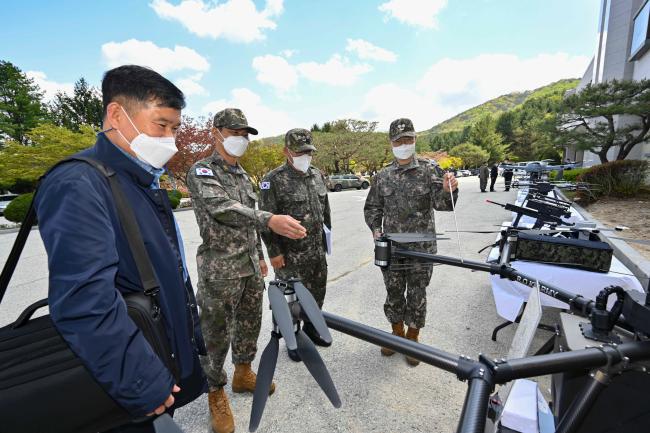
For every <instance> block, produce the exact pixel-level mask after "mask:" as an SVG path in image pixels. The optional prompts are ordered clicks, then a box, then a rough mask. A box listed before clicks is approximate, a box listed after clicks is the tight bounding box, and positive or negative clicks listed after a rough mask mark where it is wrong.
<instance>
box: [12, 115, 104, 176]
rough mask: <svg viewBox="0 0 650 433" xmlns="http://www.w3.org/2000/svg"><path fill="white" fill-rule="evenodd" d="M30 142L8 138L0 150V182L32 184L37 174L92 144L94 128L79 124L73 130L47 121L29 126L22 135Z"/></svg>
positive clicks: (94, 138) (93, 141)
mask: <svg viewBox="0 0 650 433" xmlns="http://www.w3.org/2000/svg"><path fill="white" fill-rule="evenodd" d="M26 139H28V140H29V141H30V142H31V144H32V145H30V146H23V145H21V144H20V143H18V142H17V141H9V142H8V143H7V145H6V146H5V147H4V148H3V149H2V150H0V184H2V185H7V186H9V189H11V187H10V186H11V185H14V184H16V183H20V182H22V183H28V184H31V185H32V187H33V186H35V184H36V181H37V180H38V178H39V177H40V176H41V175H43V174H44V173H45V172H46V171H47V170H48V169H49V168H50V167H51V166H53V165H54V164H55V163H57V162H58V161H60V160H62V159H63V158H65V157H67V156H70V155H72V154H74V153H77V152H79V151H81V150H83V149H86V148H88V147H90V146H92V145H93V144H94V143H95V141H96V137H95V132H94V131H93V130H92V128H90V127H89V126H82V127H81V129H80V131H79V132H73V131H70V130H69V129H66V128H62V127H59V126H56V125H52V124H50V123H44V124H42V125H39V126H37V127H35V128H33V129H32V130H31V131H30V132H29V133H28V134H27V136H26Z"/></svg>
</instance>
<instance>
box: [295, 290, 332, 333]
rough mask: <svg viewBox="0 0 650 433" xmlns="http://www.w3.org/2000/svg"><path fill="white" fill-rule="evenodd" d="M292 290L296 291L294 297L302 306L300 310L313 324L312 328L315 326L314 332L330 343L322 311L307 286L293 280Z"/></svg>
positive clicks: (328, 331)
mask: <svg viewBox="0 0 650 433" xmlns="http://www.w3.org/2000/svg"><path fill="white" fill-rule="evenodd" d="M293 290H294V291H295V292H296V297H297V298H298V302H299V303H300V307H302V311H303V312H304V313H305V315H306V316H307V318H308V319H309V321H310V322H311V323H312V325H314V328H316V332H318V335H320V338H322V339H323V340H324V341H325V342H327V343H331V342H332V335H331V334H330V330H329V328H328V327H327V324H326V323H325V319H324V318H323V313H321V311H320V308H318V304H317V303H316V300H315V299H314V297H313V296H312V295H311V293H309V290H307V288H306V287H305V286H303V284H302V283H301V282H300V281H295V282H294V283H293Z"/></svg>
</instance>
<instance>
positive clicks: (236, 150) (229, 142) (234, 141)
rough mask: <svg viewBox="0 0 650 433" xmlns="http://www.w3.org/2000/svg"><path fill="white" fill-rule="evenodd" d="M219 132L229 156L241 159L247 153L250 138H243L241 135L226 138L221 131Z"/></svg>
mask: <svg viewBox="0 0 650 433" xmlns="http://www.w3.org/2000/svg"><path fill="white" fill-rule="evenodd" d="M217 132H218V133H219V135H221V139H222V140H223V148H224V149H225V151H226V153H227V154H228V155H230V156H234V157H235V158H239V157H240V156H242V155H243V154H244V153H246V149H247V148H248V138H246V137H242V136H241V135H231V136H230V137H224V136H223V135H222V134H221V131H219V130H218V129H217Z"/></svg>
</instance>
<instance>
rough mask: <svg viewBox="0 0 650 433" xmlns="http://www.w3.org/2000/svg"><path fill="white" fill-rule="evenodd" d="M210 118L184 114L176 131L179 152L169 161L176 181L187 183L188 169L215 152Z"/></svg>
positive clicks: (170, 171)
mask: <svg viewBox="0 0 650 433" xmlns="http://www.w3.org/2000/svg"><path fill="white" fill-rule="evenodd" d="M211 127H212V122H211V121H210V119H206V118H199V119H193V118H192V117H189V116H183V119H182V122H181V126H180V127H179V128H178V131H176V147H177V148H178V152H177V153H176V155H174V157H173V158H172V159H171V160H170V161H169V162H168V163H167V171H168V172H169V173H170V174H171V175H172V176H173V181H172V184H174V182H175V181H178V182H180V183H181V184H182V185H185V177H186V176H187V171H188V170H189V169H190V168H191V167H192V165H194V163H195V162H197V161H199V160H201V159H203V158H207V157H208V156H209V155H210V154H211V153H212V152H213V145H214V138H213V137H212V134H211V133H210V128H211Z"/></svg>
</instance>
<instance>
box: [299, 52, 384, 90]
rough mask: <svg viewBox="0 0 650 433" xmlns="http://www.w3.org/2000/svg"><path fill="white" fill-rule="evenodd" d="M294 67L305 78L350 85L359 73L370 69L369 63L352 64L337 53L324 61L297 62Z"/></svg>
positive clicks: (331, 83) (318, 81) (361, 73)
mask: <svg viewBox="0 0 650 433" xmlns="http://www.w3.org/2000/svg"><path fill="white" fill-rule="evenodd" d="M296 68H297V69H298V72H300V75H301V76H303V77H305V78H306V79H308V80H310V81H314V82H317V83H325V84H329V85H331V86H350V85H352V84H354V83H355V82H356V81H357V79H358V78H359V77H360V76H361V75H363V74H366V73H368V72H370V71H371V70H372V67H371V66H370V65H366V64H363V63H362V64H352V63H350V61H349V60H348V59H347V58H345V57H341V56H340V55H338V54H334V55H333V56H332V57H330V59H329V60H328V61H327V62H325V63H317V62H307V63H299V64H298V65H297V66H296Z"/></svg>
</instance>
